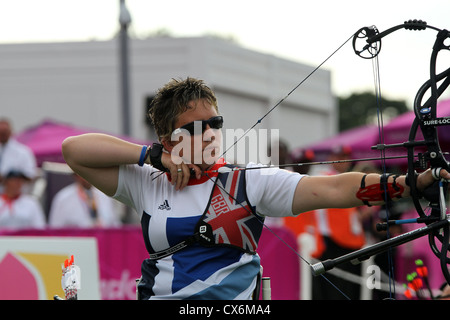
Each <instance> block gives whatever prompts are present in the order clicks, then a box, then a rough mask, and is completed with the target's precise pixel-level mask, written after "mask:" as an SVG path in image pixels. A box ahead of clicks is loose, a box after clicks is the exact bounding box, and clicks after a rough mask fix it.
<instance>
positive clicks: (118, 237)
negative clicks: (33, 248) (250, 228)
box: [0, 226, 299, 300]
mask: <svg viewBox="0 0 450 320" xmlns="http://www.w3.org/2000/svg"><path fill="white" fill-rule="evenodd" d="M273 230H274V232H275V234H277V236H278V237H280V238H281V239H283V241H285V242H286V243H288V244H289V245H290V246H291V247H293V248H294V249H295V250H297V245H296V241H295V239H294V236H293V235H292V234H291V233H290V232H289V231H287V230H285V229H282V228H276V227H274V228H273ZM1 235H9V236H11V235H13V236H56V237H61V236H62V237H65V236H66V237H95V238H96V239H97V243H98V252H99V266H100V278H101V279H100V282H101V283H100V287H101V295H102V299H103V300H124V299H125V300H132V299H135V297H136V291H135V279H137V278H139V277H140V274H141V273H140V267H141V263H142V261H143V260H144V259H145V258H146V257H147V252H146V249H145V244H144V241H143V238H142V232H141V229H140V227H137V226H136V227H135V226H127V227H122V228H118V229H55V230H50V229H49V230H22V231H14V232H13V231H11V232H6V231H0V236H1ZM258 251H259V254H260V256H261V260H262V265H263V268H264V276H268V277H271V288H272V299H273V300H281V299H283V300H290V299H298V298H299V294H298V292H299V278H298V277H299V272H298V270H299V269H298V268H299V266H298V258H297V256H296V255H295V254H294V253H292V251H291V250H289V249H288V248H287V247H286V245H284V244H283V243H282V242H281V240H280V239H278V238H277V237H276V236H274V235H273V234H272V233H271V232H269V231H267V230H263V234H262V236H261V240H260V245H259V250H258Z"/></svg>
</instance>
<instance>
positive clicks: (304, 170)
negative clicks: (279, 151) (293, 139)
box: [290, 149, 315, 174]
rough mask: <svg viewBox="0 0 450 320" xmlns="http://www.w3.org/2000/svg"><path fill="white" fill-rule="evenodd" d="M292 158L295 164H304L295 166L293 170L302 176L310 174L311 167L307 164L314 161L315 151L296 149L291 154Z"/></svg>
mask: <svg viewBox="0 0 450 320" xmlns="http://www.w3.org/2000/svg"><path fill="white" fill-rule="evenodd" d="M290 157H291V159H292V161H293V162H294V163H295V164H302V165H297V166H294V168H293V170H294V171H295V172H298V173H300V174H308V173H309V168H310V166H311V165H309V164H307V163H309V162H312V161H314V158H315V154H314V150H311V149H296V150H294V151H292V152H291V153H290Z"/></svg>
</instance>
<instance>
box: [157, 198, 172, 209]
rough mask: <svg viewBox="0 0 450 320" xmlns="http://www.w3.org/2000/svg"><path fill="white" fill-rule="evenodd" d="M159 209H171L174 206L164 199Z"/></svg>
mask: <svg viewBox="0 0 450 320" xmlns="http://www.w3.org/2000/svg"><path fill="white" fill-rule="evenodd" d="M158 209H159V210H171V209H172V208H171V207H170V206H169V201H167V200H164V202H163V204H162V205H160V206H159V207H158Z"/></svg>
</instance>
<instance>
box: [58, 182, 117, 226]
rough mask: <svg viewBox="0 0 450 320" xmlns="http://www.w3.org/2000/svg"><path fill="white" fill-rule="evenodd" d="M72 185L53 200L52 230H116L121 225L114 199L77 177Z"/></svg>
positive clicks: (59, 192) (62, 190)
mask: <svg viewBox="0 0 450 320" xmlns="http://www.w3.org/2000/svg"><path fill="white" fill-rule="evenodd" d="M74 179H75V182H74V183H73V184H70V185H68V186H66V187H65V188H63V189H61V190H60V191H58V193H56V194H55V197H54V198H53V200H52V203H51V207H50V213H49V226H50V227H52V228H64V227H78V228H95V227H103V228H105V227H117V226H120V225H121V222H120V219H119V215H118V213H117V210H116V207H115V206H114V201H115V200H113V199H111V198H109V197H107V196H106V195H105V194H104V193H102V192H101V191H100V190H98V189H96V188H95V187H93V186H92V185H91V184H90V183H89V182H87V181H86V180H84V179H83V178H82V177H80V176H78V175H74Z"/></svg>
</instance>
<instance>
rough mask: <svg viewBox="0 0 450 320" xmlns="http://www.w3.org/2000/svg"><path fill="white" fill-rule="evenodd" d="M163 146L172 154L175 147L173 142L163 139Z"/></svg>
mask: <svg viewBox="0 0 450 320" xmlns="http://www.w3.org/2000/svg"><path fill="white" fill-rule="evenodd" d="M161 144H162V145H163V147H164V149H166V150H167V151H168V152H169V153H170V152H172V149H173V147H174V146H175V144H174V143H173V141H171V140H169V139H166V138H162V139H161Z"/></svg>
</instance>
